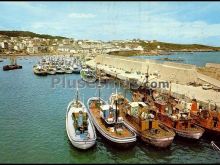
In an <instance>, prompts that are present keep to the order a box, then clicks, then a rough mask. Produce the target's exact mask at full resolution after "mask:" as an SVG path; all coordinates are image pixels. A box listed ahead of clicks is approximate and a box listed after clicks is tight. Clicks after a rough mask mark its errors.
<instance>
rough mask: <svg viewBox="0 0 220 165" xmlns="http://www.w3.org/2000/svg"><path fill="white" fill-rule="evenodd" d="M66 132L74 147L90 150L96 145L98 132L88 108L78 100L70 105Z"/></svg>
mask: <svg viewBox="0 0 220 165" xmlns="http://www.w3.org/2000/svg"><path fill="white" fill-rule="evenodd" d="M66 132H67V135H68V138H69V140H70V142H71V143H72V145H73V146H74V147H76V148H78V149H83V150H86V149H89V148H91V147H92V146H94V145H95V143H96V131H95V127H94V125H93V123H92V121H91V120H90V118H89V115H88V110H87V108H86V106H85V105H84V104H83V103H82V102H81V101H79V99H78V89H77V98H76V100H73V101H71V102H70V103H69V105H68V107H67V112H66Z"/></svg>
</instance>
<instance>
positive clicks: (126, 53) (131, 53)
mask: <svg viewBox="0 0 220 165" xmlns="http://www.w3.org/2000/svg"><path fill="white" fill-rule="evenodd" d="M197 52H201V53H205V52H220V50H202V51H201V50H193V51H191V50H184V51H183V50H179V51H161V52H158V51H149V52H146V51H115V52H109V53H108V55H111V56H124V57H131V56H166V55H168V56H169V55H173V54H175V53H189V54H194V53H197Z"/></svg>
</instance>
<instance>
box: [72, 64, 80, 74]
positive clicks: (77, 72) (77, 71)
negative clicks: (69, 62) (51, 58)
mask: <svg viewBox="0 0 220 165" xmlns="http://www.w3.org/2000/svg"><path fill="white" fill-rule="evenodd" d="M80 71H81V66H80V65H77V64H74V65H73V73H76V74H79V73H80Z"/></svg>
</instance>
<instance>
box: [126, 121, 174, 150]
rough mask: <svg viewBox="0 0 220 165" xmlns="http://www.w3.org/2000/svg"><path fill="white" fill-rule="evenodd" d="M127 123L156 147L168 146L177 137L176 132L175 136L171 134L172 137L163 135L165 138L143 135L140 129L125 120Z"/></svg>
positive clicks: (144, 139)
mask: <svg viewBox="0 0 220 165" xmlns="http://www.w3.org/2000/svg"><path fill="white" fill-rule="evenodd" d="M125 123H126V125H127V126H128V127H129V128H130V129H132V130H133V131H134V132H135V133H136V134H137V135H138V137H139V138H140V139H141V140H142V141H143V142H145V143H147V144H149V145H151V146H154V147H158V148H167V147H169V146H170V145H171V144H172V142H173V139H174V137H175V134H174V136H171V137H163V138H151V137H145V136H143V135H142V134H141V133H140V132H139V131H137V130H136V129H135V128H134V127H133V126H132V125H130V124H129V123H128V122H125Z"/></svg>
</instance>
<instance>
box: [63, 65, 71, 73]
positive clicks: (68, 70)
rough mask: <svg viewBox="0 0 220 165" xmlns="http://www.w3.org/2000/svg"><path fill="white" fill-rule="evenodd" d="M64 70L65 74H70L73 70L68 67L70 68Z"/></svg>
mask: <svg viewBox="0 0 220 165" xmlns="http://www.w3.org/2000/svg"><path fill="white" fill-rule="evenodd" d="M64 70H65V73H67V74H72V73H73V68H72V67H70V66H67V67H65V69H64Z"/></svg>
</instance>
